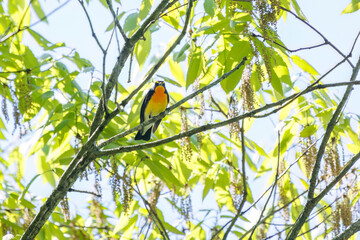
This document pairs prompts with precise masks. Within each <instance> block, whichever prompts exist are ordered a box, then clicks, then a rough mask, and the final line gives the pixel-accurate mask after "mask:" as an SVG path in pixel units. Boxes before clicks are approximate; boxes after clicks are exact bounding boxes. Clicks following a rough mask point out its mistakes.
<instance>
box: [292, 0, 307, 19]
mask: <svg viewBox="0 0 360 240" xmlns="http://www.w3.org/2000/svg"><path fill="white" fill-rule="evenodd" d="M291 4H292V6H293V7H294V9H295V11H296V13H297V15H298V16H299V17H300V18H302V19H303V20H305V21H307V19H306V17H305V15H304V13H303V12H302V11H301V9H300V6H299V4H298V3H297V1H296V0H291Z"/></svg>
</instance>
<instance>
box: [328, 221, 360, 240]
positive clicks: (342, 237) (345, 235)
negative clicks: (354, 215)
mask: <svg viewBox="0 0 360 240" xmlns="http://www.w3.org/2000/svg"><path fill="white" fill-rule="evenodd" d="M359 231H360V219H358V220H357V221H356V222H354V223H352V224H351V225H350V226H349V227H348V228H346V229H345V231H343V232H342V233H340V234H339V235H337V236H336V237H334V238H333V240H346V239H349V238H350V237H351V236H352V235H354V234H355V233H357V232H359Z"/></svg>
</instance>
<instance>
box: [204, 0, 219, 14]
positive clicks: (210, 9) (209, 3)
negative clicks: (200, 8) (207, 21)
mask: <svg viewBox="0 0 360 240" xmlns="http://www.w3.org/2000/svg"><path fill="white" fill-rule="evenodd" d="M204 9H205V12H206V13H207V14H209V15H210V16H211V17H212V18H213V17H214V16H215V9H216V4H215V1H214V0H205V2H204Z"/></svg>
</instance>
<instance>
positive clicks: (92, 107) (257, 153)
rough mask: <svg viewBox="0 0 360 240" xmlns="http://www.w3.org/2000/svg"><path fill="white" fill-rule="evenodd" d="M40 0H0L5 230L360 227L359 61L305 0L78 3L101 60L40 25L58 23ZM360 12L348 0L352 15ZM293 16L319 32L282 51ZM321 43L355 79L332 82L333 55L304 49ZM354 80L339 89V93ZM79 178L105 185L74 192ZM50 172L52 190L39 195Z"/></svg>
mask: <svg viewBox="0 0 360 240" xmlns="http://www.w3.org/2000/svg"><path fill="white" fill-rule="evenodd" d="M68 2H69V1H67V2H61V3H60V4H61V5H59V7H58V8H57V9H56V11H57V10H59V11H60V12H61V11H62V7H63V6H65V5H66V4H67V3H68ZM46 4H48V3H47V2H39V1H38V0H31V1H25V0H20V1H19V0H16V1H15V0H9V1H0V34H1V35H0V51H1V59H0V81H1V84H0V94H1V96H2V103H1V104H2V106H1V110H2V118H1V119H0V139H1V140H2V142H1V145H0V146H1V147H2V149H1V151H2V152H1V155H0V180H1V183H2V184H1V185H0V193H1V194H0V196H1V198H0V221H1V229H2V232H0V237H3V236H5V235H6V234H13V235H14V236H15V237H16V239H17V238H20V236H21V235H23V234H24V235H23V239H31V238H32V237H30V238H26V237H24V236H25V234H33V235H32V236H35V235H37V239H50V237H49V236H51V238H57V239H100V238H101V239H133V238H139V239H147V238H149V239H157V238H165V239H205V238H206V239H226V238H227V237H229V236H232V237H235V236H236V237H237V238H240V239H243V238H251V237H253V238H256V239H261V238H266V237H267V238H271V237H274V238H276V237H278V236H281V237H287V238H289V239H293V238H296V237H297V236H298V237H299V238H305V239H317V238H318V239H323V238H325V237H326V236H328V235H331V236H334V237H336V236H338V235H339V236H340V234H350V231H349V230H348V229H350V230H352V231H353V232H351V233H352V234H353V233H355V232H357V231H358V230H359V229H357V228H356V226H357V225H356V223H357V221H358V220H357V218H358V216H357V215H356V214H355V212H356V211H355V210H357V211H358V209H359V203H358V199H359V191H358V184H359V181H358V178H357V169H356V168H355V167H354V164H355V163H356V161H357V159H358V158H359V157H360V156H359V151H360V139H359V120H360V115H359V114H358V113H356V114H355V113H354V114H348V113H346V112H344V111H343V110H344V107H345V104H346V102H348V101H351V99H350V98H349V94H350V92H351V90H352V88H353V86H354V85H355V84H356V85H358V84H359V82H358V81H355V79H356V76H357V73H358V71H359V63H357V64H355V65H354V64H353V63H352V62H351V61H350V60H349V56H351V54H352V51H353V49H354V47H356V46H358V45H356V40H354V46H353V48H352V49H351V52H349V53H348V54H343V53H342V52H341V51H339V50H338V49H337V48H336V47H335V46H334V45H333V44H332V43H331V42H329V41H328V40H327V39H326V38H325V37H324V36H323V35H322V34H321V33H319V32H318V31H317V30H316V29H314V28H313V27H312V26H311V25H310V23H309V22H308V21H307V19H306V17H305V15H304V14H303V12H302V11H301V9H300V6H299V5H298V3H297V1H296V0H270V1H265V0H254V1H250V2H249V1H222V0H216V1H215V0H204V1H192V0H189V1H166V0H163V1H153V0H143V1H140V2H137V3H136V4H138V5H136V8H135V10H134V6H132V5H131V4H129V6H126V5H127V4H128V3H127V2H124V1H123V2H120V1H110V0H106V1H104V0H100V1H99V3H97V2H95V1H86V2H84V1H82V0H79V1H78V5H77V6H78V10H79V12H80V11H83V12H84V13H85V14H84V19H86V21H88V23H89V29H90V30H91V35H90V34H89V36H86V41H90V39H91V41H94V42H96V44H97V46H98V48H99V49H100V51H101V52H100V54H99V56H98V57H97V58H98V59H102V61H100V62H97V63H94V62H91V61H90V60H88V59H85V58H84V57H83V56H81V53H80V52H79V51H77V50H76V48H75V49H71V48H70V47H73V46H66V44H65V43H63V42H61V41H62V39H61V38H60V36H59V39H57V40H58V41H59V42H56V43H53V42H51V41H49V40H48V39H46V32H38V31H36V30H35V29H36V25H38V24H45V23H46V24H49V26H50V27H51V19H50V16H49V14H48V15H47V13H46V11H44V9H45V8H43V7H44V6H45V5H46ZM93 4H101V5H103V6H104V7H105V8H106V11H107V12H108V16H110V19H112V20H111V22H109V23H108V24H107V25H104V26H102V27H103V29H102V31H103V32H106V34H107V35H106V36H107V37H108V38H107V40H106V42H105V41H104V42H102V41H100V40H99V39H100V37H99V33H98V32H97V31H95V30H94V25H93V23H94V22H95V17H97V16H92V15H90V14H89V12H88V9H89V8H90V7H91V6H92V5H93ZM118 7H119V9H121V10H120V11H121V12H119V11H118V10H117V11H115V9H117V8H118ZM131 9H132V10H131ZM358 9H359V3H358V2H357V1H352V2H351V3H350V5H349V6H347V7H346V9H345V10H344V12H343V13H352V12H355V11H357V10H358ZM129 10H131V11H129ZM288 15H290V16H292V17H295V18H296V19H297V20H298V21H300V22H302V23H303V24H304V25H306V26H308V27H310V28H311V29H312V30H314V31H315V32H316V33H317V34H318V35H319V36H320V37H321V38H322V39H323V40H324V43H323V44H320V45H315V46H311V47H306V48H305V47H304V48H300V49H296V50H290V49H289V48H287V47H286V46H285V44H284V43H283V42H282V41H281V39H280V36H279V35H278V33H277V24H278V21H279V20H280V19H285V18H288V17H290V16H288ZM84 27H85V26H84ZM86 27H88V26H86ZM91 37H93V39H92V38H91ZM101 39H102V38H101ZM159 41H161V42H166V43H168V44H167V46H166V50H165V51H162V52H161V51H160V52H159V51H157V49H156V45H155V44H158V43H159ZM321 46H330V47H331V48H332V49H333V50H335V51H337V52H338V53H339V55H340V56H341V57H342V59H341V62H340V63H339V64H338V65H340V64H348V65H349V66H350V67H351V72H350V73H352V77H351V79H350V82H349V81H347V80H343V82H340V83H334V84H323V83H322V81H323V80H324V78H325V77H326V76H327V75H328V73H329V72H331V71H332V70H333V67H332V66H329V69H330V70H329V71H328V72H326V73H324V74H320V73H319V72H318V71H317V70H316V68H315V67H313V66H311V65H310V64H309V63H308V62H307V61H306V59H303V58H301V57H300V56H299V55H296V54H295V52H298V51H301V50H309V51H311V50H313V49H315V48H318V47H321ZM110 53H116V55H117V56H116V57H117V58H116V62H115V63H114V61H115V60H114V59H109V56H108V54H109V55H110ZM94 54H95V52H94ZM128 59H129V61H127V60H128ZM245 60H246V62H245V64H244V61H245ZM109 61H110V62H111V63H114V66H113V67H112V68H111V69H110V70H109V69H107V67H108V65H109V64H108V62H109ZM338 65H336V66H335V68H336V67H338ZM134 68H135V69H134ZM127 71H128V72H127ZM135 71H138V72H140V73H141V75H142V78H143V79H142V80H141V81H139V80H138V79H134V77H133V76H134V74H133V72H135ZM296 71H297V72H301V74H302V77H301V78H299V79H297V78H296V77H294V76H295V75H294V74H293V73H294V72H296ZM120 73H121V74H122V75H121V76H125V75H126V76H129V78H128V79H125V78H124V77H121V78H119V74H120ZM153 78H156V79H162V80H164V81H166V85H167V88H168V91H169V92H170V97H171V100H170V106H172V107H170V108H168V110H167V111H166V112H165V113H164V115H165V114H166V117H165V119H163V121H162V123H161V127H159V129H158V131H157V132H156V134H155V135H153V136H152V139H153V140H154V141H152V142H150V143H140V142H137V141H135V140H134V134H132V133H133V132H135V131H137V130H139V129H140V128H141V126H139V112H140V106H141V101H142V96H143V91H145V89H147V88H148V87H150V84H149V83H150V82H151V79H153ZM84 82H85V83H84ZM218 82H219V83H220V84H215V83H218ZM213 85H215V86H213ZM304 86H305V87H304ZM344 86H345V87H346V90H345V93H344V95H343V96H341V97H339V98H338V97H336V96H335V95H334V94H333V93H332V92H331V91H329V89H330V88H334V87H337V88H340V87H344ZM208 88H209V89H208ZM205 89H206V90H207V91H204V90H205ZM191 93H194V94H193V95H190V94H191ZM186 96H188V98H187V99H186V101H184V102H181V101H182V100H183V99H184V97H186ZM349 99H350V100H349ZM174 104H175V105H174ZM176 104H177V105H176ZM180 105H181V106H180ZM270 120H271V121H274V122H276V123H277V124H278V125H279V126H280V127H278V128H277V129H278V132H277V133H276V134H275V136H270V138H272V139H273V141H272V142H271V144H270V143H269V144H268V143H267V144H266V146H264V144H263V143H264V142H263V141H262V139H261V138H262V137H259V136H257V135H262V134H267V133H268V131H267V130H266V129H263V130H262V129H260V130H259V129H258V128H264V127H263V125H262V124H268V122H269V121H270ZM150 121H153V122H154V121H156V119H155V118H153V119H151V120H150ZM220 127H221V128H220ZM356 129H357V130H356ZM262 131H263V132H262ZM270 134H273V133H270ZM344 153H345V154H344ZM30 163H35V164H36V169H35V166H32V165H29V164H30ZM27 168H34V170H32V173H31V176H30V177H29V172H28V171H29V170H28V169H27ZM80 175H81V176H80ZM60 178H61V179H60ZM29 179H30V180H29ZM76 180H77V181H78V182H79V181H82V182H84V181H85V182H86V181H87V182H89V183H91V184H93V185H94V189H95V190H94V191H92V192H89V191H85V190H81V189H74V188H73V184H74V182H75V181H76ZM40 181H43V182H44V183H45V184H46V185H45V186H46V187H47V188H50V189H51V190H52V191H53V193H52V194H51V196H50V197H49V198H46V199H45V198H44V199H42V198H41V197H39V196H37V195H36V194H35V193H34V192H35V191H34V188H35V187H36V186H38V185H41V184H40V183H39V182H40ZM85 185H86V184H85ZM108 186H110V187H108ZM259 186H261V188H260V187H259ZM259 189H261V191H264V190H266V191H265V192H259ZM73 192H75V193H73ZM328 193H331V194H330V195H327V194H328ZM75 194H77V195H75ZM79 194H81V196H85V195H86V196H90V198H87V200H84V198H81V201H82V202H81V204H82V206H86V208H87V211H86V214H84V213H80V211H79V212H77V211H76V209H73V208H72V206H73V204H74V203H75V202H78V201H79V200H78V199H77V198H78V197H76V196H78V195H79ZM326 195H327V196H326ZM111 196H112V197H111ZM111 198H112V199H111ZM45 201H46V203H44V202H45ZM59 203H60V204H59ZM203 205H204V206H203ZM40 206H43V207H41V208H40ZM38 213H39V215H38V216H39V219H35V221H33V222H32V223H31V221H32V219H34V217H35V215H36V214H38ZM47 214H49V215H47ZM49 216H50V218H49ZM254 216H256V217H254ZM48 218H49V221H47V220H48ZM45 222H46V223H45ZM42 225H43V226H42ZM35 226H38V227H39V226H40V228H41V230H40V232H39V233H38V232H36V227H35ZM319 227H321V228H319ZM347 227H349V228H347ZM317 228H319V229H320V230H315V229H317ZM345 228H347V230H345ZM352 234H350V235H346V236H349V237H350V236H351V235H352Z"/></svg>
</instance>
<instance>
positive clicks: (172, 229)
mask: <svg viewBox="0 0 360 240" xmlns="http://www.w3.org/2000/svg"><path fill="white" fill-rule="evenodd" d="M164 226H165V229H166V230H169V231H170V232H172V233H175V234H178V235H185V233H183V232H181V231H180V230H178V229H177V228H176V227H173V226H172V225H170V224H168V223H167V222H164Z"/></svg>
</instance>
